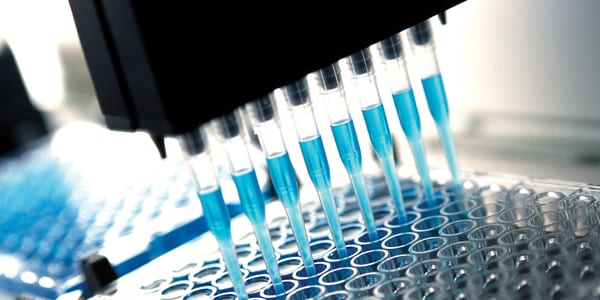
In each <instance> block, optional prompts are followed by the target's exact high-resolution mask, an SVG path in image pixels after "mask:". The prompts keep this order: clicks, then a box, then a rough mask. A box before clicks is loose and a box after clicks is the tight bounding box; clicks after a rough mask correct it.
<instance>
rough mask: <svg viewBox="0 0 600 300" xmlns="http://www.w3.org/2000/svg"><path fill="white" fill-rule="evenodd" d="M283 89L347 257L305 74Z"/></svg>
mask: <svg viewBox="0 0 600 300" xmlns="http://www.w3.org/2000/svg"><path fill="white" fill-rule="evenodd" d="M284 92H285V96H286V102H287V104H288V108H289V110H290V112H291V115H292V119H293V120H294V124H295V128H296V134H297V137H298V142H299V144H300V151H301V152H302V157H303V158H304V163H305V165H306V169H307V170H308V174H309V177H310V179H311V182H312V183H313V185H314V186H315V188H316V190H317V194H318V195H319V198H320V200H321V206H322V207H323V211H324V212H325V217H326V218H327V222H328V223H329V230H330V231H331V235H332V237H333V241H334V243H335V246H336V248H337V252H338V256H339V257H346V256H347V251H346V245H345V242H344V235H343V232H342V227H341V224H340V221H339V219H338V211H337V207H336V203H335V199H334V198H333V192H332V188H331V174H330V169H329V162H328V161H327V156H326V153H325V146H324V145H323V141H322V139H321V134H320V133H319V130H318V128H317V124H316V121H315V118H314V115H313V111H312V106H311V103H310V97H309V92H308V83H307V81H306V78H303V79H301V80H299V81H297V82H295V83H292V84H289V85H287V86H285V87H284Z"/></svg>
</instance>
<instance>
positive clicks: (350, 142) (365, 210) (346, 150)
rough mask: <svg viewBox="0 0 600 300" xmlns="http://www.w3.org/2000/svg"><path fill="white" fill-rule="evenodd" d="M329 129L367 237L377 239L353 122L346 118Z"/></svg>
mask: <svg viewBox="0 0 600 300" xmlns="http://www.w3.org/2000/svg"><path fill="white" fill-rule="evenodd" d="M331 130H332V132H333V137H334V139H335V143H336V146H337V149H338V153H339V154H340V158H341V160H342V163H343V164H344V167H345V168H346V171H348V174H349V175H350V180H351V181H352V187H353V188H354V193H355V194H356V198H357V199H358V204H359V205H360V209H361V211H362V214H363V218H364V221H365V226H366V227H367V231H368V232H369V237H370V238H371V239H372V240H375V239H377V232H376V228H375V220H374V218H373V211H372V210H371V205H370V204H369V194H368V193H367V186H366V183H365V178H364V176H363V173H362V156H361V152H360V146H359V143H358V136H357V135H356V129H355V128H354V122H353V121H352V119H348V120H346V121H344V122H341V123H336V124H332V125H331Z"/></svg>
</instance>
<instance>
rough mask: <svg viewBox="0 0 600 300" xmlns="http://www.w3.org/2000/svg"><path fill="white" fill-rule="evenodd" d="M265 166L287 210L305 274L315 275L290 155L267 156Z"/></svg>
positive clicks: (285, 153) (284, 153)
mask: <svg viewBox="0 0 600 300" xmlns="http://www.w3.org/2000/svg"><path fill="white" fill-rule="evenodd" d="M267 167H268V168H269V175H270V176H271V181H272V182H273V187H274V188H275V191H276V192H277V195H278V196H279V198H280V200H281V203H282V204H283V206H284V207H285V209H286V211H287V214H288V219H289V221H290V225H291V226H292V229H293V230H294V235H295V237H296V242H297V243H298V249H299V250H300V255H301V256H302V260H303V261H304V268H305V269H306V274H308V275H309V276H312V275H315V274H316V273H317V271H316V269H315V265H314V261H313V258H312V254H311V253H312V252H311V250H310V245H309V240H308V236H307V234H306V228H305V227H304V219H303V218H302V211H301V210H300V204H299V202H298V199H299V191H298V182H297V180H296V174H295V173H294V167H293V166H292V161H291V160H290V156H289V155H288V153H287V152H283V153H280V154H277V155H273V156H269V157H267Z"/></svg>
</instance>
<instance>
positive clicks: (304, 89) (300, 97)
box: [283, 78, 310, 106]
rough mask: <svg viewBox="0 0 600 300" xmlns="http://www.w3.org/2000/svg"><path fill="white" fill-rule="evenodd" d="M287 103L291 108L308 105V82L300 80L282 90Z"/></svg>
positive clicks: (304, 79) (303, 79)
mask: <svg viewBox="0 0 600 300" xmlns="http://www.w3.org/2000/svg"><path fill="white" fill-rule="evenodd" d="M283 91H284V93H285V96H286V99H287V101H288V103H290V104H291V105H292V106H299V105H303V104H305V103H308V102H309V100H310V97H309V90H308V82H307V81H306V78H302V79H300V80H298V81H296V82H293V83H290V84H288V85H286V86H285V87H284V88H283Z"/></svg>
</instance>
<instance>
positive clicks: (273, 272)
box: [232, 169, 285, 294]
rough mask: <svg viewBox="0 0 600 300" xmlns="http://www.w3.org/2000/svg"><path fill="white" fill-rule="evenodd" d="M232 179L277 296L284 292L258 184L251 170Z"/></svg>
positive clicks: (235, 175) (254, 173) (263, 201)
mask: <svg viewBox="0 0 600 300" xmlns="http://www.w3.org/2000/svg"><path fill="white" fill-rule="evenodd" d="M232 177H233V182H234V183H235V186H236V188H237V190H238V194H239V196H240V203H241V205H242V209H243V210H244V213H245V214H246V216H247V217H248V219H249V220H250V222H251V223H252V226H253V227H254V233H255V234H256V240H257V242H258V245H259V246H260V250H261V253H262V256H263V259H264V260H265V265H266V266H267V271H268V272H269V275H270V276H271V280H272V281H273V287H274V289H275V291H276V292H277V293H278V294H279V293H283V292H284V291H285V290H284V288H283V284H282V282H281V275H280V274H279V268H278V264H277V257H276V256H275V251H274V249H273V243H272V242H271V235H270V234H269V227H268V225H267V221H266V219H265V200H264V198H263V194H262V191H261V189H260V185H259V184H258V178H257V177H256V172H255V171H254V169H251V170H248V171H246V172H243V173H237V174H233V176H232Z"/></svg>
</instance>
